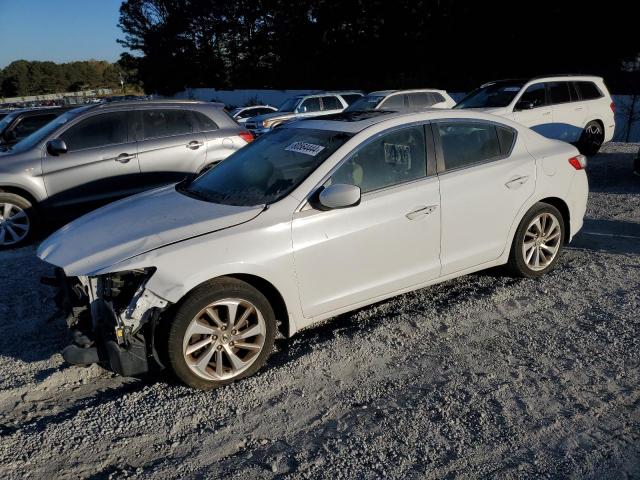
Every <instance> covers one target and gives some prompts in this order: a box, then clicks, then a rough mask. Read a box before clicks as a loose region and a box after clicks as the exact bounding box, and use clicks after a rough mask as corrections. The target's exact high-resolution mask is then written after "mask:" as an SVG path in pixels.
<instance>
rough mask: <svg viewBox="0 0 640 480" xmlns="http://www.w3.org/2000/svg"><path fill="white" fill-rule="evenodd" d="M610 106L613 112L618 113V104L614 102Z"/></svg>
mask: <svg viewBox="0 0 640 480" xmlns="http://www.w3.org/2000/svg"><path fill="white" fill-rule="evenodd" d="M609 106H610V107H611V111H612V112H613V113H616V104H615V103H613V102H611V105H609Z"/></svg>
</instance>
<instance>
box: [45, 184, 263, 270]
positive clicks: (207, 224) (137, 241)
mask: <svg viewBox="0 0 640 480" xmlns="http://www.w3.org/2000/svg"><path fill="white" fill-rule="evenodd" d="M262 209H263V207H262V206H253V207H236V206H230V205H220V204H216V203H210V202H205V201H203V200H198V199H195V198H191V197H188V196H186V195H183V194H181V193H179V192H178V191H176V189H175V186H173V185H171V186H168V187H162V188H159V189H156V190H151V191H149V192H145V193H142V194H139V195H136V196H133V197H129V198H126V199H124V200H120V201H118V202H115V203H112V204H110V205H107V206H106V207H103V208H100V209H98V210H95V211H94V212H91V213H89V214H87V215H85V216H83V217H80V218H79V219H77V220H75V221H73V222H71V223H69V224H68V225H66V226H64V227H62V228H61V229H60V230H58V231H57V232H55V233H54V234H53V235H51V236H50V237H49V238H47V239H46V240H45V241H44V242H43V243H42V244H41V245H40V247H39V248H38V257H39V258H40V259H42V260H44V261H45V262H48V263H51V264H53V265H56V266H58V267H61V268H63V269H64V271H65V273H66V274H67V275H69V276H78V275H92V274H94V273H95V272H98V271H100V270H103V269H105V268H107V267H111V266H113V265H114V264H116V263H119V262H122V261H124V260H127V259H129V258H132V257H135V256H136V255H140V254H141V253H145V252H148V251H150V250H154V249H157V248H160V247H162V246H165V245H168V244H170V243H175V242H180V241H182V240H186V239H188V238H192V237H195V236H198V235H202V234H206V233H211V232H215V231H216V230H221V229H224V228H229V227H232V226H234V225H238V224H240V223H244V222H247V221H249V220H251V219H252V218H255V217H256V216H258V215H259V214H260V212H261V211H262ZM149 266H150V267H151V266H153V265H149Z"/></svg>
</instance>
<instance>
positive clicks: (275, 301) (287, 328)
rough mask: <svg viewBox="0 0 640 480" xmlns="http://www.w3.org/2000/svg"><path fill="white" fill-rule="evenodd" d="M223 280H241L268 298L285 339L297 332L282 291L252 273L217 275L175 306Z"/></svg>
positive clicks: (200, 284) (201, 284)
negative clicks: (209, 285)
mask: <svg viewBox="0 0 640 480" xmlns="http://www.w3.org/2000/svg"><path fill="white" fill-rule="evenodd" d="M221 278H233V279H236V280H240V281H242V282H245V283H247V284H248V285H250V286H252V287H253V288H255V289H256V290H258V291H259V292H260V293H262V294H263V295H264V296H265V297H266V298H267V300H268V301H269V303H270V304H271V306H272V307H273V312H274V313H275V316H276V320H277V321H278V330H279V331H280V333H282V335H284V336H285V337H291V336H292V335H293V334H294V333H295V332H296V326H295V323H294V321H293V319H292V318H291V317H290V315H289V313H290V309H289V308H288V307H287V303H286V301H285V300H284V296H283V295H282V294H281V293H280V290H278V289H277V288H276V286H275V285H274V284H273V283H271V282H270V281H269V280H266V279H265V278H263V277H260V276H258V275H254V274H250V273H225V274H221V275H215V276H213V277H211V278H210V279H208V280H206V281H204V282H201V283H199V284H197V285H194V286H193V287H192V288H190V289H189V290H188V291H186V292H185V293H184V294H183V295H182V296H181V298H180V300H178V301H177V302H176V303H175V304H174V305H175V306H178V305H180V304H181V303H182V302H183V301H184V300H185V299H186V298H187V297H188V296H189V295H190V294H191V292H193V291H194V290H196V289H197V288H200V287H202V286H203V285H206V284H207V283H209V282H211V281H213V280H218V279H221Z"/></svg>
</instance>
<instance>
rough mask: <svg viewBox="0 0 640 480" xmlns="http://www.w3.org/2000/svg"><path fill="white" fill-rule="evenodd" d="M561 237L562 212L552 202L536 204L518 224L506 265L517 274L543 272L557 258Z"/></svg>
mask: <svg viewBox="0 0 640 480" xmlns="http://www.w3.org/2000/svg"><path fill="white" fill-rule="evenodd" d="M564 239H565V225H564V220H563V218H562V214H561V213H560V212H559V211H558V209H557V208H555V207H554V206H553V205H549V204H546V203H536V204H535V205H534V206H533V207H531V209H530V210H529V211H528V212H527V214H526V215H525V216H524V218H523V219H522V221H521V222H520V225H519V226H518V230H517V231H516V234H515V237H514V239H513V243H512V245H511V252H510V254H509V262H508V263H507V268H508V269H509V270H510V272H511V273H512V274H514V275H516V276H520V277H526V278H537V277H540V276H542V275H544V274H545V273H547V272H549V271H550V270H551V269H552V268H553V267H554V266H555V264H556V262H557V261H558V257H559V255H560V251H561V250H562V246H563V245H564Z"/></svg>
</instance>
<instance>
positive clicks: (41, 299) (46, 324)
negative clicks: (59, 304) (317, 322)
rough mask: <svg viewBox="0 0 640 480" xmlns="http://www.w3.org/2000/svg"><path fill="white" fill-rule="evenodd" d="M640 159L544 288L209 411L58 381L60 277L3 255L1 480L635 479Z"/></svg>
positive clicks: (329, 330)
mask: <svg viewBox="0 0 640 480" xmlns="http://www.w3.org/2000/svg"><path fill="white" fill-rule="evenodd" d="M637 148H638V145H635V146H629V145H624V144H612V145H608V146H607V147H606V148H605V149H604V151H603V152H602V153H601V154H599V155H598V156H596V157H594V158H592V159H590V166H589V177H590V183H591V188H592V193H591V195H590V202H589V209H588V213H587V217H588V219H587V222H586V224H585V227H584V229H583V232H582V233H581V234H580V235H579V236H578V237H577V238H576V239H575V241H574V243H573V244H572V245H571V247H570V248H568V249H567V250H565V252H564V254H563V256H562V258H561V262H560V264H559V265H558V268H557V269H556V270H555V271H554V272H552V273H551V274H549V275H547V276H546V277H544V278H543V279H541V280H537V281H535V280H520V279H513V278H507V277H503V276H500V272H493V271H491V272H484V273H481V274H476V275H471V276H468V277H464V278H460V279H456V280H453V281H449V282H446V283H443V284H440V285H437V286H434V287H430V288H426V289H423V290H420V291H417V292H414V293H411V294H407V295H403V296H401V297H398V298H395V299H392V300H388V301H385V302H383V303H380V304H377V305H375V306H372V307H368V308H365V309H362V310H360V311H357V312H354V313H351V314H348V315H343V316H340V317H338V318H336V319H334V320H333V321H330V322H327V323H325V324H323V325H321V326H319V327H316V328H312V329H309V330H306V331H304V332H302V333H301V334H299V335H297V336H296V337H294V338H293V339H290V340H280V341H278V344H277V352H276V353H274V355H273V357H272V359H271V362H270V363H269V365H268V366H267V367H266V368H265V369H263V370H262V371H261V372H259V373H258V375H256V376H254V377H252V378H249V379H247V380H244V381H242V382H240V383H237V384H234V385H231V386H229V387H225V388H222V389H219V390H216V391H214V392H209V393H203V392H196V391H192V390H189V389H187V388H186V387H183V386H181V385H178V384H177V383H176V382H175V381H173V380H172V379H171V377H170V376H168V375H161V376H154V377H149V378H143V379H127V378H121V377H117V376H114V375H112V374H111V373H109V372H107V371H105V370H103V369H101V368H100V367H98V366H92V367H89V368H80V367H70V366H67V365H65V364H63V362H62V358H61V356H60V355H59V353H58V352H59V351H60V350H61V348H62V347H63V346H64V345H66V343H67V342H68V337H67V333H66V330H65V328H64V327H63V326H62V325H61V322H60V320H49V317H51V315H52V314H53V309H52V304H51V301H50V296H51V294H52V292H51V291H50V289H49V288H48V287H45V286H42V285H40V284H39V282H38V279H39V277H40V276H41V275H42V274H45V273H49V267H47V266H46V265H44V264H42V263H41V262H39V261H38V260H37V259H36V257H35V254H34V253H35V247H25V248H23V249H19V250H15V251H5V252H0V262H1V263H2V266H3V268H2V270H0V289H1V290H0V291H1V292H2V301H1V302H0V319H1V328H2V330H1V331H2V335H0V437H1V440H0V476H1V477H2V478H5V479H13V478H25V477H31V478H122V477H132V478H136V477H145V478H147V477H150V478H162V479H164V478H215V477H222V478H232V479H233V478H258V479H262V478H274V477H282V476H284V477H289V478H327V477H331V478H336V479H339V478H380V477H387V478H415V477H420V478H434V479H443V478H456V477H460V478H478V477H485V478H486V477H492V478H528V477H536V478H537V477H548V478H559V477H560V478H598V479H602V478H612V479H618V478H619V479H626V478H633V477H640V408H639V406H640V388H639V385H640V382H639V380H640V367H639V359H640V354H639V347H640V340H639V335H638V333H639V332H640V328H639V327H640V318H639V316H638V312H640V178H638V177H634V176H632V175H631V173H630V172H631V158H632V154H631V152H635V151H637Z"/></svg>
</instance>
